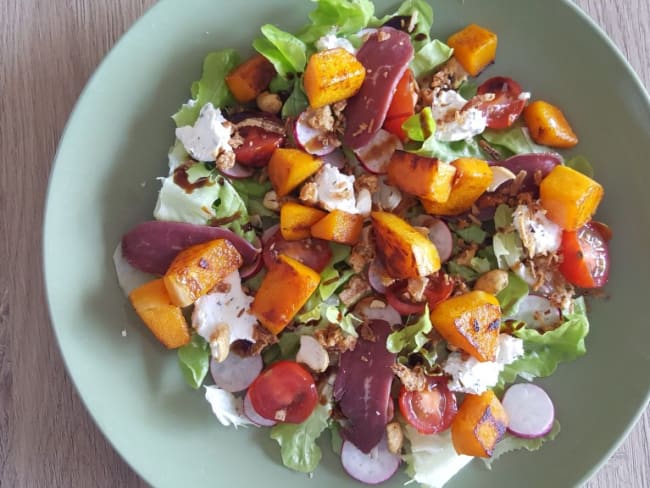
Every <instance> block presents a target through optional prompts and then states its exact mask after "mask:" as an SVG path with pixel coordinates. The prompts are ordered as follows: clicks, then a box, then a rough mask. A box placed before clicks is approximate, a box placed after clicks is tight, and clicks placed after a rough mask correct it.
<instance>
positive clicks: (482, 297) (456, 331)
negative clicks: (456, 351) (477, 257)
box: [430, 291, 501, 361]
mask: <svg viewBox="0 0 650 488" xmlns="http://www.w3.org/2000/svg"><path fill="white" fill-rule="evenodd" d="M430 318H431V323H432V324H433V326H434V327H435V328H436V330H437V331H438V333H439V334H440V335H441V336H442V337H444V338H445V339H446V340H447V342H449V343H450V344H451V345H453V346H455V347H458V348H460V349H462V350H463V351H465V352H466V353H467V354H469V355H470V356H473V357H475V358H476V359H478V360H479V361H494V360H495V359H496V355H497V345H498V342H497V341H498V337H499V328H500V325H501V308H500V307H499V300H497V298H496V297H495V296H494V295H492V294H490V293H486V292H484V291H470V292H468V293H465V294H463V295H459V296H456V297H453V298H448V299H447V300H445V301H443V302H441V303H439V304H438V305H436V307H435V308H434V309H433V310H432V311H431V315H430Z"/></svg>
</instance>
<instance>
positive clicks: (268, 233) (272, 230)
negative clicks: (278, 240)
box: [262, 224, 280, 246]
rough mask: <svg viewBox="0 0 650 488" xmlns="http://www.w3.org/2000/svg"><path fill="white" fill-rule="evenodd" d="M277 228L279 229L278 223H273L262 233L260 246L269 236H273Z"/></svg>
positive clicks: (264, 243)
mask: <svg viewBox="0 0 650 488" xmlns="http://www.w3.org/2000/svg"><path fill="white" fill-rule="evenodd" d="M278 229H280V224H275V225H272V226H271V227H269V228H268V229H266V230H265V231H264V232H263V233H262V246H265V245H266V243H267V242H269V240H270V239H271V237H273V236H275V234H276V233H277V232H278Z"/></svg>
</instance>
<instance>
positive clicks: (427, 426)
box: [398, 376, 458, 435]
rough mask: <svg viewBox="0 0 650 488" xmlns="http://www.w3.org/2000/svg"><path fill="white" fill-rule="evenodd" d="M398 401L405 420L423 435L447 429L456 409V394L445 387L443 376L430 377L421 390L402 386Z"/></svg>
mask: <svg viewBox="0 0 650 488" xmlns="http://www.w3.org/2000/svg"><path fill="white" fill-rule="evenodd" d="M398 401H399V410H400V412H402V415H403V416H404V418H405V419H406V421H407V422H408V423H409V424H411V425H412V426H413V427H415V429H416V430H417V431H418V432H420V433H421V434H425V435H429V434H435V433H437V432H442V431H443V430H446V429H448V428H449V426H450V425H451V422H452V420H453V419H454V417H455V416H456V412H457V411H458V405H457V403H456V395H454V394H453V393H452V392H450V391H449V389H448V388H447V379H446V377H444V376H438V377H435V378H434V377H430V378H429V383H428V385H427V387H426V389H425V390H423V391H408V390H407V389H406V388H405V387H403V386H402V389H401V390H400V392H399V399H398Z"/></svg>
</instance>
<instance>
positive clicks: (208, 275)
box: [163, 239, 243, 307]
mask: <svg viewBox="0 0 650 488" xmlns="http://www.w3.org/2000/svg"><path fill="white" fill-rule="evenodd" d="M242 263H243V259H242V257H241V254H239V252H237V249H235V246H233V245H232V244H231V243H230V241H228V240H226V239H215V240H214V241H208V242H204V243H203V244H197V245H195V246H191V247H188V248H187V249H185V250H183V251H181V252H180V253H179V254H178V255H177V256H176V257H175V258H174V260H173V261H172V264H170V265H169V268H168V269H167V273H165V276H164V277H163V280H164V283H165V287H166V288H167V292H168V293H169V296H170V297H171V300H172V302H173V303H174V304H175V305H177V306H179V307H187V306H188V305H191V304H192V303H194V302H195V301H196V300H197V299H198V298H199V297H201V296H203V295H205V294H206V293H208V292H209V291H210V290H211V289H212V288H214V286H215V285H216V284H217V283H219V282H220V281H222V280H223V279H224V278H225V277H226V276H228V275H229V274H230V273H232V272H233V271H235V270H237V269H239V267H240V266H241V265H242Z"/></svg>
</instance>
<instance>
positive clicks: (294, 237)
mask: <svg viewBox="0 0 650 488" xmlns="http://www.w3.org/2000/svg"><path fill="white" fill-rule="evenodd" d="M326 215H327V212H324V211H322V210H319V209H317V208H313V207H307V206H305V205H300V204H299V203H296V202H287V203H285V204H284V205H282V208H280V232H282V237H283V238H284V239H285V240H287V241H298V240H300V239H307V238H308V237H309V236H311V230H310V229H311V227H312V225H314V224H315V223H316V222H318V221H319V220H321V219H322V218H323V217H325V216H326Z"/></svg>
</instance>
